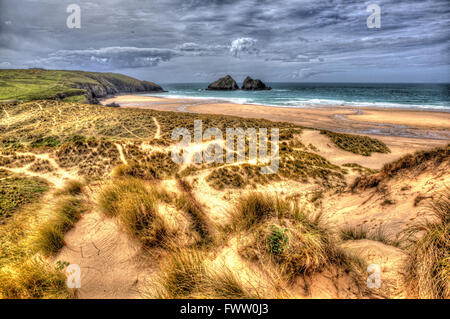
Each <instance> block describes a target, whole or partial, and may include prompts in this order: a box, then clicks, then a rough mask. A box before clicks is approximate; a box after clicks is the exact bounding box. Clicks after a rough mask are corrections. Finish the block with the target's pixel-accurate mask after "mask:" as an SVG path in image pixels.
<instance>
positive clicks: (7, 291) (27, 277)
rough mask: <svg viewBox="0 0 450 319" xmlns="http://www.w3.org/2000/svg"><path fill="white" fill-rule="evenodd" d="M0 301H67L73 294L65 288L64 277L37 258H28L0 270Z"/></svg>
mask: <svg viewBox="0 0 450 319" xmlns="http://www.w3.org/2000/svg"><path fill="white" fill-rule="evenodd" d="M0 298H2V299H38V298H43V299H69V298H74V292H73V291H70V290H69V289H68V288H67V286H66V276H65V275H64V273H63V272H62V271H59V270H58V269H56V267H53V266H51V265H50V264H48V263H46V262H44V261H43V260H41V259H38V258H30V259H27V260H26V261H24V262H21V263H18V264H16V265H10V266H7V267H3V268H1V270H0Z"/></svg>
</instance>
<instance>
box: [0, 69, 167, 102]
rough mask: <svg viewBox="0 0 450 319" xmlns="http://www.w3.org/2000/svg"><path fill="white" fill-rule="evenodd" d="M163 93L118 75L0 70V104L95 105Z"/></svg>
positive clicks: (143, 82) (149, 85)
mask: <svg viewBox="0 0 450 319" xmlns="http://www.w3.org/2000/svg"><path fill="white" fill-rule="evenodd" d="M137 92H164V89H163V88H162V87H161V86H159V85H157V84H155V83H152V82H148V81H140V80H137V79H135V78H132V77H129V76H126V75H123V74H118V73H100V72H84V71H63V70H45V69H18V70H12V69H11V70H0V101H2V100H4V101H6V100H11V99H15V100H18V101H23V102H28V101H33V100H44V99H50V100H62V101H70V102H80V103H90V104H97V103H98V100H99V99H100V98H103V97H106V96H108V95H113V94H119V93H137Z"/></svg>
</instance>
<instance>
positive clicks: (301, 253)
mask: <svg viewBox="0 0 450 319" xmlns="http://www.w3.org/2000/svg"><path fill="white" fill-rule="evenodd" d="M232 223H233V224H234V229H235V230H238V231H240V232H241V234H243V235H244V236H248V237H249V238H250V240H249V241H248V244H246V245H244V246H243V247H241V249H240V253H241V255H242V256H244V257H245V258H248V259H250V260H253V261H257V262H259V263H261V264H267V263H270V262H272V263H274V265H275V266H276V267H277V268H278V269H279V270H280V271H281V272H282V273H283V274H284V275H285V276H286V278H287V279H288V280H289V281H294V280H295V278H297V277H298V276H299V275H311V274H313V273H316V272H321V271H322V270H325V269H332V268H333V267H337V268H339V269H341V270H342V271H345V272H347V273H351V275H352V276H353V277H354V278H355V281H357V282H358V283H360V282H361V279H360V278H361V273H362V272H363V268H362V266H363V264H364V263H363V262H362V261H361V260H360V259H358V258H356V257H354V256H351V255H349V254H347V253H346V252H345V251H343V250H342V249H341V248H339V247H338V246H337V245H336V243H335V241H334V238H333V236H332V235H331V234H330V233H329V232H328V231H327V230H326V229H324V228H323V227H322V226H321V225H320V216H316V217H314V218H313V217H311V216H310V215H308V214H306V213H305V212H304V211H303V210H301V209H300V208H299V207H298V206H297V205H291V203H289V202H287V201H283V200H280V199H277V198H274V197H270V196H267V195H262V194H257V193H255V194H250V195H247V196H245V197H243V198H241V199H240V200H239V202H238V204H237V205H236V209H235V212H234V215H233V217H232Z"/></svg>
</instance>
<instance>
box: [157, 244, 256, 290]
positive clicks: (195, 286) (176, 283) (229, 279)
mask: <svg viewBox="0 0 450 319" xmlns="http://www.w3.org/2000/svg"><path fill="white" fill-rule="evenodd" d="M208 259H209V255H208V253H207V252H205V251H203V250H188V249H185V250H177V251H175V252H173V253H172V254H171V255H169V257H168V258H167V260H166V261H165V263H164V264H163V267H162V270H161V272H160V274H159V278H158V283H157V288H156V295H154V296H151V297H156V298H164V299H191V298H213V299H253V298H262V296H261V295H260V294H259V292H258V291H257V289H255V288H254V287H252V286H251V285H249V284H246V283H244V282H242V280H240V279H239V278H238V277H237V276H236V275H235V274H234V273H233V272H232V271H231V270H230V269H229V268H228V267H227V266H225V265H223V266H221V267H220V268H211V267H212V266H211V265H206V262H207V260H208Z"/></svg>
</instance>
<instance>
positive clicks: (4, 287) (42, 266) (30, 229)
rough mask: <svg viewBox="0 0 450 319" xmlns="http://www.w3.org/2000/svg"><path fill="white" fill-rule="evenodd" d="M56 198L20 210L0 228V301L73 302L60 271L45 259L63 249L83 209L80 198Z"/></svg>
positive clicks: (37, 202)
mask: <svg viewBox="0 0 450 319" xmlns="http://www.w3.org/2000/svg"><path fill="white" fill-rule="evenodd" d="M56 196H57V198H56V199H55V202H54V203H53V204H49V203H48V200H46V201H44V202H39V201H36V202H34V203H30V204H29V205H26V206H24V207H22V208H20V209H19V210H18V211H17V212H16V213H15V214H14V215H13V216H11V217H10V218H9V219H8V220H7V222H6V223H5V224H4V225H0V237H1V238H2V240H1V242H0V298H14V299H17V298H45V299H46V298H51V299H60V298H63V299H65V298H74V296H75V292H74V291H73V290H70V289H68V288H67V285H66V276H65V274H64V273H63V269H61V268H60V267H58V266H57V265H54V264H52V263H51V262H49V261H48V259H46V258H44V256H49V255H53V254H55V253H56V252H57V251H58V250H59V249H60V248H61V247H62V245H63V244H64V233H65V232H66V231H67V230H69V229H70V228H71V227H72V226H73V224H74V223H75V220H76V219H77V218H79V216H80V214H81V212H82V208H83V207H84V205H83V204H82V203H81V201H82V199H81V198H77V197H74V196H71V195H56ZM47 205H50V206H48V207H47ZM47 210H48V211H47Z"/></svg>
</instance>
